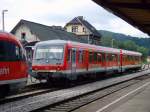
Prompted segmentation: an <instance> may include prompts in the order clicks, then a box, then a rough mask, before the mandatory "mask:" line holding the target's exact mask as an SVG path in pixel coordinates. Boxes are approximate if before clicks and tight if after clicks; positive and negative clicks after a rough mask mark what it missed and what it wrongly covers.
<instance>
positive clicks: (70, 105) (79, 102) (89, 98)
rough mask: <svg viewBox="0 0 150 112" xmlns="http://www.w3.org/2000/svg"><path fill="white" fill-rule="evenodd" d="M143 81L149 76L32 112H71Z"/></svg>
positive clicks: (149, 76)
mask: <svg viewBox="0 0 150 112" xmlns="http://www.w3.org/2000/svg"><path fill="white" fill-rule="evenodd" d="M145 79H150V75H144V76H141V77H138V78H135V79H132V80H129V81H127V82H123V83H120V84H117V85H113V86H110V87H107V88H104V89H102V90H97V91H93V92H90V93H87V94H85V95H81V96H78V97H75V98H72V99H69V100H66V101H63V102H59V103H56V104H54V105H50V106H47V107H44V108H42V109H38V110H35V111H33V112H71V111H74V110H76V109H78V108H80V107H82V106H84V105H87V104H89V103H91V102H94V101H96V100H99V99H102V98H104V97H106V96H108V95H110V94H113V93H115V92H118V91H120V90H123V89H125V88H128V87H129V86H133V85H135V84H137V83H140V82H142V81H143V80H145Z"/></svg>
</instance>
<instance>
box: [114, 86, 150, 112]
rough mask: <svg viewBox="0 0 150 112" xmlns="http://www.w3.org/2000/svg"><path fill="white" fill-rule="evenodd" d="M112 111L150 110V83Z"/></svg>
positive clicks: (134, 111)
mask: <svg viewBox="0 0 150 112" xmlns="http://www.w3.org/2000/svg"><path fill="white" fill-rule="evenodd" d="M112 112H150V85H149V86H148V87H147V88H145V90H144V91H142V92H141V93H139V94H137V95H135V96H134V97H133V98H132V99H130V100H128V101H127V102H126V103H124V104H122V105H120V106H118V107H117V108H116V109H114V110H113V111H112Z"/></svg>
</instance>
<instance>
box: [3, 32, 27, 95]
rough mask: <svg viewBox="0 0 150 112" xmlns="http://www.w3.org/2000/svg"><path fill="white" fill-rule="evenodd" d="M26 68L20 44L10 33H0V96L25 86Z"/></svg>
mask: <svg viewBox="0 0 150 112" xmlns="http://www.w3.org/2000/svg"><path fill="white" fill-rule="evenodd" d="M27 75H28V66H27V63H26V57H25V52H24V50H23V47H22V45H21V43H20V42H19V41H18V40H17V39H16V38H15V36H13V35H12V34H10V33H6V32H0V91H1V92H0V94H1V95H2V94H5V93H8V91H9V90H16V89H19V88H22V87H24V86H25V85H26V81H27Z"/></svg>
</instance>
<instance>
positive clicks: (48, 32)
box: [11, 20, 87, 43]
mask: <svg viewBox="0 0 150 112" xmlns="http://www.w3.org/2000/svg"><path fill="white" fill-rule="evenodd" d="M21 25H25V26H26V27H28V28H29V29H30V31H31V33H33V34H35V35H36V36H37V37H39V39H40V40H41V41H46V40H54V39H61V40H71V41H77V42H81V43H86V42H87V40H85V39H82V38H79V37H78V36H77V35H75V34H73V33H69V32H66V31H64V30H62V29H57V28H56V29H55V28H54V27H50V26H46V25H42V24H39V23H35V22H31V21H27V20H20V22H19V23H18V24H17V25H16V26H15V27H14V28H13V29H12V31H11V33H12V34H15V32H16V30H17V29H18V27H20V26H21Z"/></svg>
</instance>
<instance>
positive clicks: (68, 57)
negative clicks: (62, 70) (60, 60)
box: [67, 49, 71, 62]
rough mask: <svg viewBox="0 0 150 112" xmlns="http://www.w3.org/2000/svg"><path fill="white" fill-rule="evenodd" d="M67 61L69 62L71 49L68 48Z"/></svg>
mask: <svg viewBox="0 0 150 112" xmlns="http://www.w3.org/2000/svg"><path fill="white" fill-rule="evenodd" d="M67 61H68V62H71V50H70V49H68V56H67Z"/></svg>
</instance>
